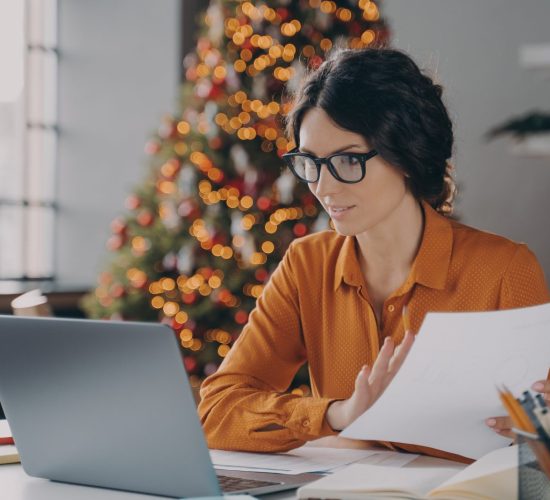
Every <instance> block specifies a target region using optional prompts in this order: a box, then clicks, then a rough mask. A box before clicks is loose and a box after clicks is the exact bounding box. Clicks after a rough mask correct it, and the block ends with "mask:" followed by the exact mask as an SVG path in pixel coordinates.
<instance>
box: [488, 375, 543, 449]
mask: <svg viewBox="0 0 550 500" xmlns="http://www.w3.org/2000/svg"><path fill="white" fill-rule="evenodd" d="M531 389H533V390H534V391H536V392H540V393H541V394H542V397H543V398H544V400H545V401H546V404H547V405H549V406H550V380H537V381H536V382H535V383H534V384H533V385H532V386H531ZM485 423H486V424H487V425H488V426H489V427H490V428H491V429H493V430H494V431H495V432H496V433H497V434H500V435H501V436H504V437H508V438H510V439H514V438H515V434H514V433H513V432H512V426H513V424H512V419H511V418H510V417H490V418H488V419H487V420H486V421H485Z"/></svg>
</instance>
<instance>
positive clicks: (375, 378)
mask: <svg viewBox="0 0 550 500" xmlns="http://www.w3.org/2000/svg"><path fill="white" fill-rule="evenodd" d="M413 341H414V335H413V334H412V332H410V331H407V332H406V333H405V337H404V338H403V341H402V342H401V344H400V345H399V346H398V347H397V348H396V347H395V346H394V343H393V340H392V339H391V338H389V337H386V340H385V341H384V345H383V346H382V349H380V352H379V353H378V357H377V358H376V361H375V362H374V365H373V366H372V368H371V367H369V366H367V365H364V366H363V368H361V370H360V371H359V374H358V375H357V378H356V379H355V390H354V391H353V394H352V395H351V397H350V398H349V399H345V400H343V401H334V402H333V403H332V404H331V405H330V406H329V407H328V410H327V414H326V419H327V422H328V424H329V425H330V426H331V427H332V428H333V429H334V430H336V431H340V430H342V429H344V428H345V427H347V426H348V425H349V424H351V423H352V422H353V421H354V420H355V419H356V418H357V417H359V416H360V415H362V414H363V413H365V412H366V411H367V410H368V409H369V408H370V407H371V406H372V405H373V404H374V403H375V401H376V400H377V399H378V398H379V397H380V396H381V395H382V393H383V392H384V391H385V390H386V387H388V385H390V382H391V381H392V380H393V377H395V374H396V373H397V372H398V371H399V368H401V365H402V364H403V361H405V358H406V357H407V354H408V353H409V351H410V350H411V347H412V345H413Z"/></svg>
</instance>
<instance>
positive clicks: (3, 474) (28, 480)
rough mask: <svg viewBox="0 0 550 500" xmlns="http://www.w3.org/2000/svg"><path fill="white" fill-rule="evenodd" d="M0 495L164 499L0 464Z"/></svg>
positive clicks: (428, 460)
mask: <svg viewBox="0 0 550 500" xmlns="http://www.w3.org/2000/svg"><path fill="white" fill-rule="evenodd" d="M348 443H351V444H350V445H349V447H351V448H356V447H357V446H356V445H355V446H354V445H353V442H352V441H351V440H342V439H340V438H336V439H334V438H333V439H332V440H326V438H325V439H323V440H317V441H316V442H314V444H312V445H313V446H315V445H316V444H317V445H319V446H327V444H332V445H334V446H335V447H348ZM408 466H413V467H438V466H439V467H443V466H445V467H453V468H456V470H457V472H458V471H459V470H462V469H463V468H464V467H465V465H464V464H459V463H456V462H450V461H448V460H443V459H440V458H432V457H425V456H420V457H418V458H417V459H415V460H413V461H412V462H411V463H410V464H409V465H408ZM0 498H1V499H2V500H4V499H6V500H166V497H159V496H153V495H142V494H139V493H128V492H124V491H116V490H108V489H102V488H93V487H89V486H78V485H72V484H65V483H56V482H53V481H48V480H46V479H39V478H35V477H30V476H27V474H25V472H24V471H23V468H22V467H21V465H20V464H9V465H0ZM264 498H265V499H266V500H290V499H294V498H296V493H295V491H286V492H281V493H273V494H271V495H264V496H262V499H264Z"/></svg>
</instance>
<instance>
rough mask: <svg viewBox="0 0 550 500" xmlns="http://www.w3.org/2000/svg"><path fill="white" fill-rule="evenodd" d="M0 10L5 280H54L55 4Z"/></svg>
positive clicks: (45, 1)
mask: <svg viewBox="0 0 550 500" xmlns="http://www.w3.org/2000/svg"><path fill="white" fill-rule="evenodd" d="M0 10H1V15H0V65H1V66H0V67H1V70H2V79H1V81H0V280H29V279H53V277H54V257H53V255H54V253H53V252H54V248H53V245H54V222H55V212H56V206H55V170H56V149H57V135H58V128H57V64H58V52H57V0H26V1H21V0H0Z"/></svg>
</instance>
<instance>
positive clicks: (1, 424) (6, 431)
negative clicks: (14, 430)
mask: <svg viewBox="0 0 550 500" xmlns="http://www.w3.org/2000/svg"><path fill="white" fill-rule="evenodd" d="M0 437H11V429H10V424H8V421H7V420H0Z"/></svg>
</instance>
